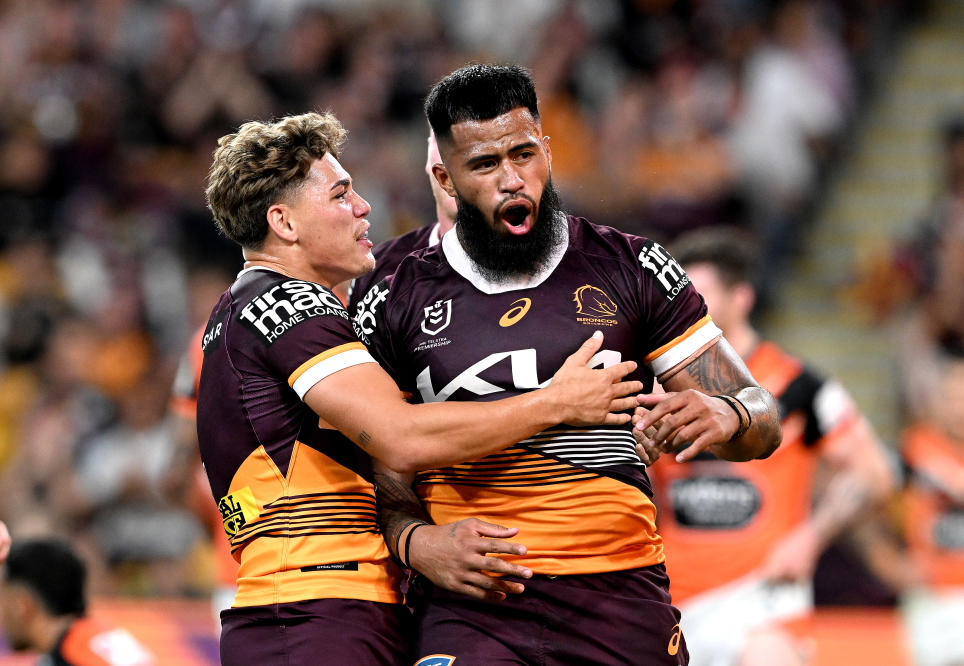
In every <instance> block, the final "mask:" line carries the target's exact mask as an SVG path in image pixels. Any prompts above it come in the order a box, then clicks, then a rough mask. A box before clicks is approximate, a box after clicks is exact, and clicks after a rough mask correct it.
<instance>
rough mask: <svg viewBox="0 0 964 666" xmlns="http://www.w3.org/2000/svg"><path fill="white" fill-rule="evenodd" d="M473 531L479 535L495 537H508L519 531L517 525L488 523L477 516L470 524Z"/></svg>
mask: <svg viewBox="0 0 964 666" xmlns="http://www.w3.org/2000/svg"><path fill="white" fill-rule="evenodd" d="M471 527H472V529H473V531H474V532H475V533H476V534H478V535H479V536H484V537H495V538H496V539H508V538H509V537H514V536H515V535H516V534H518V533H519V528H518V527H505V526H503V525H496V524H495V523H489V522H486V521H484V520H480V519H479V518H475V519H474V520H473V522H472V524H471Z"/></svg>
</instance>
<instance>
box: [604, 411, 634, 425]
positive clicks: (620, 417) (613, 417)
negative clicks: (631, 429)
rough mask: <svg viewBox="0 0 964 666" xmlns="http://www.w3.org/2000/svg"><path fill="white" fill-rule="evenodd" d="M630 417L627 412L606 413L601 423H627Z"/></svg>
mask: <svg viewBox="0 0 964 666" xmlns="http://www.w3.org/2000/svg"><path fill="white" fill-rule="evenodd" d="M630 418H632V417H631V416H630V415H629V414H625V413H623V414H613V413H611V412H610V413H609V414H606V418H605V419H603V425H624V424H626V423H629V419H630Z"/></svg>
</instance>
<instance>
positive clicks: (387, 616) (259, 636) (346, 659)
mask: <svg viewBox="0 0 964 666" xmlns="http://www.w3.org/2000/svg"><path fill="white" fill-rule="evenodd" d="M410 636H411V616H410V613H409V611H408V609H407V608H405V607H404V606H402V605H400V604H383V603H377V602H374V601H358V600H356V599H317V600H313V601H296V602H292V603H286V604H275V605H271V606H244V607H240V608H229V609H227V610H224V611H221V663H222V664H223V665H224V666H235V665H237V666H242V665H243V666H251V665H252V664H257V665H258V666H298V665H300V664H364V665H365V666H367V665H369V664H371V665H372V666H382V665H384V666H395V665H396V664H404V663H405V662H406V657H407V654H408V652H409V637H410Z"/></svg>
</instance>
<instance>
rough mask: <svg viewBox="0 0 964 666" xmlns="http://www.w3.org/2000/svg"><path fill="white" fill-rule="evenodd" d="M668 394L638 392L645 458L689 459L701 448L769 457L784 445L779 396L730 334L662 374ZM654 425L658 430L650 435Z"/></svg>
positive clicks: (739, 457) (638, 428)
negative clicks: (760, 382)
mask: <svg viewBox="0 0 964 666" xmlns="http://www.w3.org/2000/svg"><path fill="white" fill-rule="evenodd" d="M657 379H658V380H659V383H660V384H661V385H662V387H663V389H664V390H665V391H666V392H665V393H660V394H655V393H650V394H643V395H640V396H638V401H639V404H640V405H641V406H642V407H643V409H642V410H639V413H638V414H637V417H636V418H634V422H635V429H634V431H633V432H634V435H635V436H636V438H637V441H638V442H639V446H638V447H637V450H638V451H639V453H640V457H641V458H643V461H644V462H647V459H649V463H650V464H651V463H652V462H655V459H654V458H655V457H658V455H659V453H660V452H663V453H670V452H673V451H677V450H678V449H680V448H681V447H683V446H684V445H686V444H689V446H687V447H686V449H685V450H683V451H681V452H680V453H679V454H678V455H677V456H676V460H677V461H679V462H686V461H687V460H691V459H692V458H694V457H695V456H696V455H697V454H698V453H699V452H701V451H710V452H711V453H713V454H714V455H715V456H717V457H718V458H722V459H724V460H732V461H744V460H753V459H754V458H766V457H767V456H769V455H770V454H771V453H773V452H774V451H775V450H776V448H777V446H779V444H780V439H781V437H782V429H781V427H780V414H779V409H778V408H777V403H776V400H774V399H773V396H772V395H770V393H769V392H768V391H767V390H765V389H763V388H761V387H760V386H759V385H758V384H757V383H756V381H755V380H754V379H753V376H752V375H751V374H750V371H749V370H748V369H747V367H746V364H745V363H744V362H743V359H741V358H740V356H739V354H737V353H736V351H735V350H734V349H733V347H731V346H730V344H729V343H728V342H727V341H726V340H725V339H724V338H722V337H721V338H718V339H717V340H716V341H715V342H714V343H713V344H711V345H709V346H708V347H707V348H706V349H704V350H702V351H700V352H699V353H698V354H696V355H695V356H694V357H693V358H692V359H690V360H689V361H687V362H685V363H684V364H682V365H681V367H678V368H677V369H673V370H671V371H669V372H667V373H665V374H664V375H662V376H660V377H658V378H657ZM650 426H654V427H655V428H656V432H655V433H651V431H650V433H651V434H646V429H647V428H649V427H650Z"/></svg>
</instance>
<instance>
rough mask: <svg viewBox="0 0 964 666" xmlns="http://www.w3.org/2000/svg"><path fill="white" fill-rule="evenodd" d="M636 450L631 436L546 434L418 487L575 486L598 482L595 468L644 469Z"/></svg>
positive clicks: (597, 431) (436, 473) (424, 475)
mask: <svg viewBox="0 0 964 666" xmlns="http://www.w3.org/2000/svg"><path fill="white" fill-rule="evenodd" d="M635 446H636V440H635V439H633V436H632V434H631V433H630V432H629V431H626V430H615V429H605V428H567V429H555V430H544V431H543V432H540V433H538V434H537V435H534V436H533V437H530V438H529V439H526V440H523V441H521V442H519V444H517V445H516V446H514V447H512V448H509V449H506V450H505V451H501V452H499V453H495V454H493V455H490V456H487V457H485V458H483V459H481V460H476V461H473V462H468V463H463V464H461V465H455V466H452V467H446V468H444V469H437V470H431V471H428V472H421V473H419V474H417V475H416V482H417V483H418V484H452V485H460V486H474V487H500V488H509V487H520V486H547V485H554V484H559V483H571V482H573V481H583V480H586V479H595V478H598V477H599V474H597V473H596V472H593V471H592V470H593V469H594V468H595V469H602V468H605V467H610V466H613V465H642V463H641V462H640V460H639V457H638V456H637V455H636V449H635Z"/></svg>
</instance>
